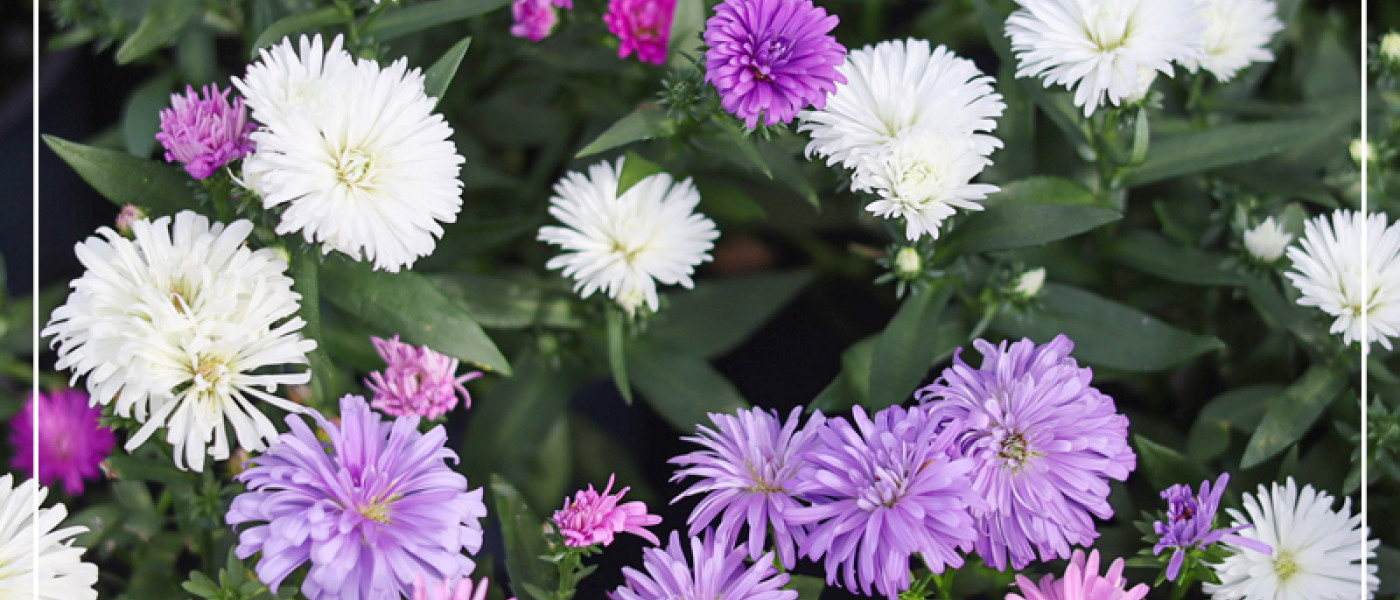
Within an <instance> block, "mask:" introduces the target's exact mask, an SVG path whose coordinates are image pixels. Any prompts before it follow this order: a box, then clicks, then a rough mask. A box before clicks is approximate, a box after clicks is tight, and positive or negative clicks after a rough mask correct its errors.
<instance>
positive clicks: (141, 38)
mask: <svg viewBox="0 0 1400 600" xmlns="http://www.w3.org/2000/svg"><path fill="white" fill-rule="evenodd" d="M200 6H201V3H199V2H191V1H190V0H163V1H161V2H157V3H156V5H155V6H152V7H151V9H150V10H148V11H146V14H145V15H144V16H142V17H141V24H140V25H137V26H136V31H134V32H132V34H131V37H128V38H126V41H125V42H122V45H121V47H120V48H117V56H116V59H117V64H119V65H125V64H130V63H131V62H132V61H136V60H139V59H141V58H144V57H145V56H146V55H147V54H150V53H152V52H154V51H156V50H157V49H159V48H160V47H161V46H164V45H165V44H166V43H167V42H169V41H170V40H173V39H175V36H176V35H177V34H179V33H180V32H182V31H184V30H185V24H186V23H189V22H190V19H191V18H193V17H194V15H195V14H196V13H197V12H199V9H200Z"/></svg>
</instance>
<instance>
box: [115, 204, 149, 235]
mask: <svg viewBox="0 0 1400 600" xmlns="http://www.w3.org/2000/svg"><path fill="white" fill-rule="evenodd" d="M144 218H146V211H144V210H141V209H140V207H137V206H136V205H134V204H127V205H124V206H122V211H121V212H120V213H117V231H118V232H119V233H121V234H122V235H125V236H130V235H131V225H132V224H133V223H135V222H137V221H140V220H141V219H144Z"/></svg>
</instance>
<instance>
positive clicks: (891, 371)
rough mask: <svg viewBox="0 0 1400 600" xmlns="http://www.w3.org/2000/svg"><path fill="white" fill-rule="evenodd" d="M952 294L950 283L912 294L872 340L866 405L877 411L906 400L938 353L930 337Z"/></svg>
mask: <svg viewBox="0 0 1400 600" xmlns="http://www.w3.org/2000/svg"><path fill="white" fill-rule="evenodd" d="M952 296H953V286H952V285H942V286H939V288H938V289H936V290H935V289H927V290H924V291H922V292H916V293H914V295H912V296H910V297H909V298H908V299H906V300H905V301H904V305H903V306H900V307H899V311H898V312H896V313H895V315H894V318H892V319H890V322H889V325H886V326H885V330H884V331H883V332H882V333H880V338H879V341H877V342H876V343H875V353H874V355H872V357H871V362H870V399H869V400H868V401H867V402H865V403H864V405H865V407H866V408H869V409H871V410H872V411H873V410H880V409H882V408H885V407H887V406H890V405H894V404H900V403H902V402H904V401H905V400H908V399H909V397H910V394H912V393H913V392H914V388H915V386H917V385H918V384H919V382H920V381H921V380H922V379H923V378H924V375H926V374H928V370H929V367H930V366H932V363H933V359H934V357H935V356H937V353H938V351H939V348H938V347H937V346H936V345H935V344H933V343H932V338H933V337H935V336H936V335H937V334H938V325H939V317H940V316H941V315H942V314H943V307H944V306H946V305H947V304H948V299H949V298H951V297H952Z"/></svg>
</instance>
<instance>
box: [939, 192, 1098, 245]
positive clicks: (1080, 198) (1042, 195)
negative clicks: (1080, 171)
mask: <svg viewBox="0 0 1400 600" xmlns="http://www.w3.org/2000/svg"><path fill="white" fill-rule="evenodd" d="M982 205H983V207H984V208H983V210H981V211H978V212H973V213H970V214H968V215H967V216H966V217H964V219H965V220H964V221H963V222H961V223H958V224H957V227H955V228H954V229H953V231H952V232H951V233H949V234H948V236H947V237H946V238H944V239H942V240H938V241H936V242H935V244H937V245H939V246H942V247H944V248H946V249H947V251H948V252H951V253H968V252H991V251H996V250H1010V249H1013V248H1023V247H1026V246H1035V245H1039V244H1045V243H1048V242H1053V241H1055V240H1059V239H1063V238H1067V237H1070V236H1073V235H1078V234H1080V233H1083V232H1085V231H1089V230H1091V229H1094V228H1096V227H1099V226H1102V225H1106V224H1108V223H1112V222H1114V221H1117V220H1119V219H1121V218H1123V216H1122V215H1120V214H1118V211H1115V210H1113V209H1111V208H1108V207H1106V206H1103V205H1101V204H1099V201H1098V198H1096V197H1095V196H1094V194H1093V192H1090V191H1089V189H1088V188H1086V187H1084V186H1082V185H1079V184H1077V183H1075V182H1073V181H1070V180H1068V179H1063V178H1059V177H1031V178H1028V179H1022V180H1019V181H1014V182H1012V183H1010V184H1007V185H1006V187H1004V188H1002V190H1001V191H1000V192H997V193H995V194H993V195H991V196H990V197H988V198H987V199H986V200H985V201H984V202H983V203H982Z"/></svg>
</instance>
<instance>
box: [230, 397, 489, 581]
mask: <svg viewBox="0 0 1400 600" xmlns="http://www.w3.org/2000/svg"><path fill="white" fill-rule="evenodd" d="M310 414H311V417H312V419H314V421H315V424H316V425H317V426H318V427H319V429H320V430H321V432H323V434H324V436H325V438H326V439H327V440H328V441H327V442H323V441H321V438H318V437H317V431H315V430H313V429H312V428H311V427H308V426H307V424H306V422H305V420H303V419H302V418H301V417H300V416H298V415H289V416H288V417H287V425H288V426H289V427H290V428H291V431H289V432H287V433H284V434H282V435H281V436H280V437H279V438H278V439H277V442H276V443H274V444H273V445H272V447H271V448H269V449H268V451H267V452H265V453H263V454H262V455H261V456H257V457H254V458H253V459H251V462H252V465H253V466H251V467H249V468H248V469H247V470H245V471H243V472H242V473H239V474H238V475H237V476H236V477H235V479H237V480H239V481H242V482H244V483H245V484H247V486H248V491H247V492H244V493H243V494H241V495H239V496H238V497H236V498H234V499H233V504H232V505H231V506H230V507H229V511H228V514H227V515H226V516H225V520H226V521H227V522H228V524H229V525H232V526H234V527H235V528H236V527H237V526H239V525H243V524H247V523H255V522H260V523H261V524H258V525H254V526H252V527H249V528H247V529H244V530H243V531H241V532H239V534H238V547H237V555H238V557H239V558H243V559H246V558H248V557H250V556H252V555H253V554H255V553H258V552H261V553H262V558H261V559H259V560H258V563H257V566H256V568H255V571H256V572H257V574H258V578H259V579H260V580H262V582H263V583H265V584H267V585H268V586H269V587H271V588H272V591H273V593H274V594H276V593H277V586H278V585H280V584H281V583H282V580H283V579H285V578H286V577H287V575H288V574H290V573H291V572H292V571H293V570H295V569H296V568H297V567H299V566H301V565H302V564H303V563H307V562H309V563H311V568H310V569H309V570H308V571H307V573H306V580H305V581H304V582H303V583H302V586H301V591H302V594H303V595H305V596H306V597H307V598H308V599H309V600H337V599H342V598H344V599H346V600H399V599H400V598H402V597H403V596H404V595H406V594H408V593H409V591H410V586H411V585H412V584H413V579H414V578H415V577H416V576H423V577H426V578H431V579H437V580H444V579H455V578H457V577H463V576H466V575H468V574H470V573H471V572H472V569H473V568H475V566H476V564H475V563H474V562H473V561H472V559H471V558H468V557H467V555H466V554H463V552H462V551H463V550H466V551H467V552H469V553H473V554H474V553H476V552H477V551H478V550H480V549H481V541H482V529H481V523H480V520H481V518H482V517H485V516H486V505H485V504H483V503H482V492H481V489H480V488H478V489H475V490H470V491H469V490H468V489H467V480H466V478H464V477H462V476H461V475H459V474H457V473H456V472H455V471H453V470H452V468H451V467H449V466H448V465H447V460H452V461H454V462H455V461H456V460H457V455H456V454H454V453H453V452H452V451H451V450H448V449H446V448H444V447H443V444H445V443H446V442H447V433H446V432H444V431H443V428H442V427H441V426H437V427H434V428H432V429H431V430H429V431H428V432H427V433H419V432H418V417H405V418H400V419H395V420H393V421H392V422H389V423H385V422H383V421H382V417H381V416H380V415H379V414H378V413H375V412H373V411H371V410H370V408H369V405H368V404H367V403H365V400H364V398H361V397H359V396H346V397H344V398H341V400H340V416H341V422H340V424H336V423H332V422H331V421H330V420H328V419H326V417H324V416H322V415H321V414H320V413H318V412H316V411H310Z"/></svg>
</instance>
